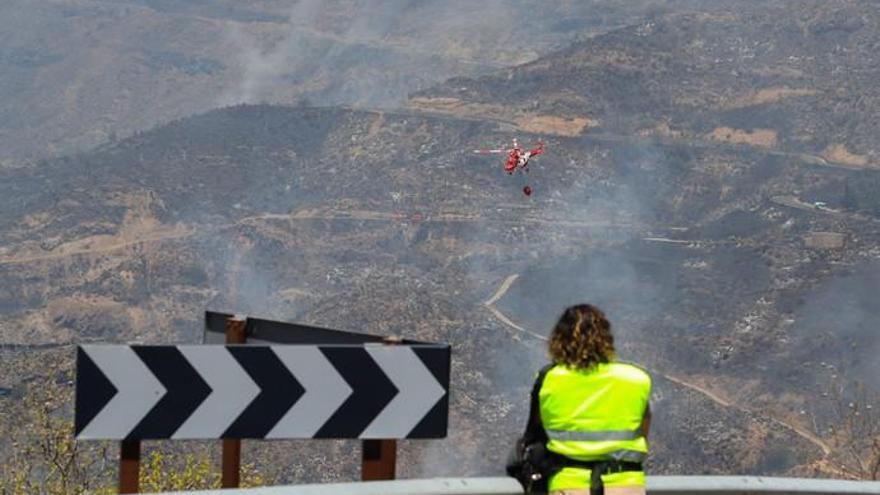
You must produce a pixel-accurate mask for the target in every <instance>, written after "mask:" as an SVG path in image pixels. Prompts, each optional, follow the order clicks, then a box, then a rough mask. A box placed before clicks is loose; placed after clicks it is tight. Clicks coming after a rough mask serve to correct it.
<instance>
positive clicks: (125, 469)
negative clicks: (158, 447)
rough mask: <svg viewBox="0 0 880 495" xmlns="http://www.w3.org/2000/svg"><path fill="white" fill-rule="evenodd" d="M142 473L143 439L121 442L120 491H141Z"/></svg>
mask: <svg viewBox="0 0 880 495" xmlns="http://www.w3.org/2000/svg"><path fill="white" fill-rule="evenodd" d="M140 474H141V441H140V440H123V441H121V442H120V443H119V493H139V492H140V486H139V483H140Z"/></svg>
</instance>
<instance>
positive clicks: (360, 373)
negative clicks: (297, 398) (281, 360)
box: [315, 346, 398, 438]
mask: <svg viewBox="0 0 880 495" xmlns="http://www.w3.org/2000/svg"><path fill="white" fill-rule="evenodd" d="M320 349H321V352H323V353H324V355H325V356H326V357H327V359H328V360H330V364H332V365H333V367H334V368H336V370H337V371H339V374H340V375H342V378H344V379H345V381H346V382H348V385H349V386H350V387H351V388H352V393H351V395H350V396H349V397H348V399H346V401H345V402H344V403H342V405H341V406H339V409H337V410H336V412H335V413H333V415H332V416H330V419H328V420H327V422H326V423H324V425H323V426H321V429H319V430H318V432H317V433H315V438H357V437H358V436H359V435H360V434H361V432H362V431H364V430H365V429H366V428H367V426H369V424H370V423H371V422H372V421H373V419H375V418H376V416H378V415H379V413H380V412H382V410H383V409H385V406H387V405H388V403H389V402H391V399H393V398H394V396H395V395H397V393H398V390H397V387H395V386H394V384H393V383H391V380H389V379H388V377H387V376H385V373H384V372H383V371H382V369H381V368H379V366H378V365H377V364H376V362H375V361H373V359H372V358H371V357H370V355H369V354H368V353H367V351H366V350H365V349H364V348H362V347H360V348H352V347H329V346H328V347H320Z"/></svg>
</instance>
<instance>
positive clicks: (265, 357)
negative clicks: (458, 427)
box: [75, 343, 450, 440]
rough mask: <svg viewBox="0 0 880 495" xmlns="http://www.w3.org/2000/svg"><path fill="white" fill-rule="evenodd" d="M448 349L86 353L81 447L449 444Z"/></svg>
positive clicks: (101, 349)
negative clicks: (258, 441)
mask: <svg viewBox="0 0 880 495" xmlns="http://www.w3.org/2000/svg"><path fill="white" fill-rule="evenodd" d="M449 360H450V348H449V346H446V345H436V344H425V345H381V344H371V343H368V344H360V345H272V346H235V345H230V346H220V345H216V346H215V345H180V346H145V345H133V346H125V345H84V346H80V347H79V348H78V349H77V372H76V373H77V379H76V419H75V423H76V436H77V438H79V439H118V440H143V439H161V438H172V439H216V438H226V439H239V438H361V439H392V438H443V437H445V436H446V429H447V416H448V410H449V394H448V391H449Z"/></svg>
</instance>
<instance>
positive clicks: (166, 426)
mask: <svg viewBox="0 0 880 495" xmlns="http://www.w3.org/2000/svg"><path fill="white" fill-rule="evenodd" d="M131 349H132V350H133V351H134V353H135V354H137V355H138V357H139V358H141V361H143V362H144V364H146V365H147V368H149V369H150V371H151V372H152V373H153V374H154V375H156V378H157V379H159V381H160V382H161V383H162V386H163V387H165V389H166V390H167V392H166V393H165V395H164V396H162V399H160V400H159V402H158V403H156V405H155V406H153V408H152V409H151V410H150V412H149V413H147V415H146V416H144V419H142V420H141V421H140V422H139V423H138V425H137V426H135V427H134V429H133V430H131V432H129V434H128V436H127V437H126V438H127V439H129V440H131V439H144V438H170V437H171V435H173V434H174V432H175V431H177V428H179V427H180V425H182V424H183V422H184V421H186V418H188V417H190V415H191V414H192V413H193V412H194V411H195V410H196V408H198V407H199V404H201V403H202V402H203V401H204V400H205V398H207V397H208V395H210V393H211V387H209V386H208V384H207V383H205V380H203V379H202V377H201V375H199V373H198V372H197V371H196V370H195V368H193V367H192V365H191V364H189V361H187V359H186V358H185V357H184V356H183V354H181V352H180V351H179V350H178V349H177V347H173V346H132V348H131Z"/></svg>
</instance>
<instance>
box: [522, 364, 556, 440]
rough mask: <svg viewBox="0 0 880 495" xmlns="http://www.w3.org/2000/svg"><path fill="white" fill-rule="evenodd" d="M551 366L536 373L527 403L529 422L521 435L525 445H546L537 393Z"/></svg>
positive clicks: (545, 433) (545, 434)
mask: <svg viewBox="0 0 880 495" xmlns="http://www.w3.org/2000/svg"><path fill="white" fill-rule="evenodd" d="M552 367H553V365H547V366H545V367H544V368H542V369H541V371H540V372H539V373H538V377H537V378H536V379H535V384H534V385H533V386H532V395H531V400H530V401H529V420H528V422H527V423H526V432H525V433H523V442H524V443H525V445H529V444H531V443H537V442H540V443H542V444H546V443H547V432H546V431H544V424H543V423H541V404H540V398H539V393H540V392H541V385H543V384H544V376H545V375H546V374H547V372H548V371H550V368H552Z"/></svg>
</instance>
